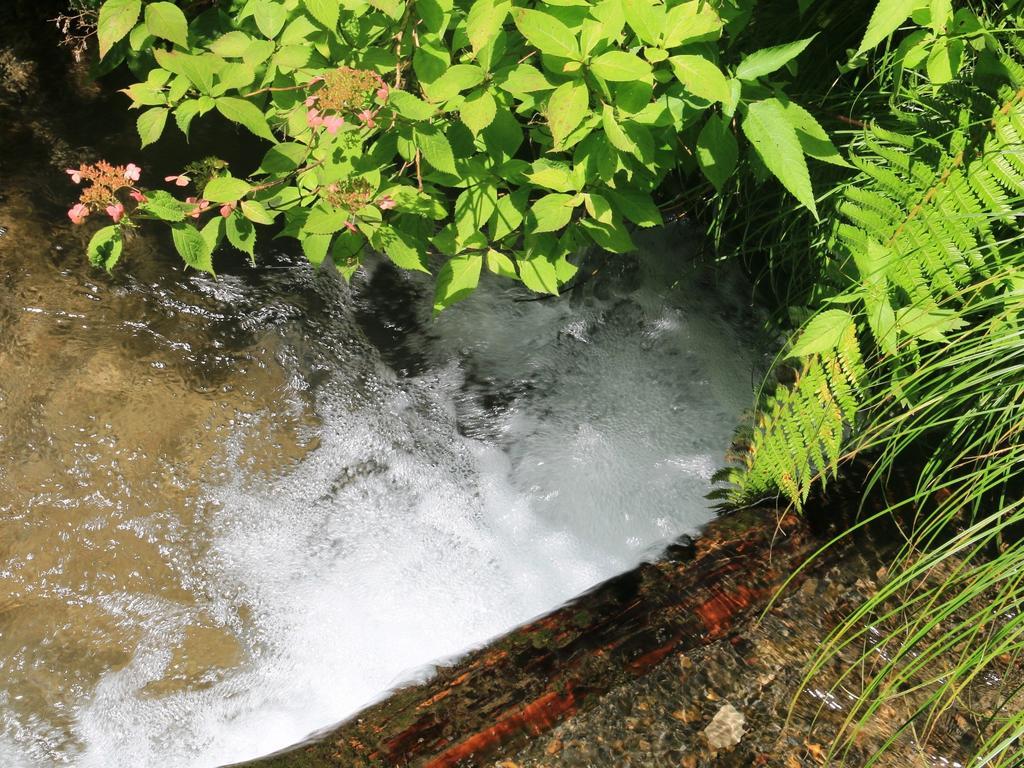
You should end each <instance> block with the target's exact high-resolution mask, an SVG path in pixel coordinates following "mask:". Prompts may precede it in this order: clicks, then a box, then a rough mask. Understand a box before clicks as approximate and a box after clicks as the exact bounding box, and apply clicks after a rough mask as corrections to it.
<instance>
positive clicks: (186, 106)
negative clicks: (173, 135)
mask: <svg viewBox="0 0 1024 768" xmlns="http://www.w3.org/2000/svg"><path fill="white" fill-rule="evenodd" d="M198 113H199V101H198V100H197V99H192V100H190V101H183V102H181V104H179V105H178V107H177V108H176V109H175V110H174V122H176V123H177V124H178V128H179V129H180V130H181V132H182V133H183V134H185V138H186V139H187V138H188V129H189V127H190V126H191V125H192V119H193V118H194V117H195V116H196V115H197V114H198Z"/></svg>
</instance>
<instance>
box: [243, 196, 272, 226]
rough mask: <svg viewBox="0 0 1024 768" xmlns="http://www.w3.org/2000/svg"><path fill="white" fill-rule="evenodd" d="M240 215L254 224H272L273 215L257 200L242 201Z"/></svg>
mask: <svg viewBox="0 0 1024 768" xmlns="http://www.w3.org/2000/svg"><path fill="white" fill-rule="evenodd" d="M240 207H241V209H242V215H243V216H245V218H247V219H248V220H249V221H251V222H253V223H254V224H273V223H274V214H273V213H271V212H270V211H268V210H267V208H266V206H264V205H263V203H261V202H259V201H258V200H243V201H242V205H241V206H240Z"/></svg>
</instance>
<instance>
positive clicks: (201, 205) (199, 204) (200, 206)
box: [185, 197, 210, 219]
mask: <svg viewBox="0 0 1024 768" xmlns="http://www.w3.org/2000/svg"><path fill="white" fill-rule="evenodd" d="M185 202H186V203H192V204H194V205H195V208H193V209H192V210H191V211H189V212H188V214H187V215H189V216H191V217H192V218H193V219H198V218H199V214H201V213H202V212H203V211H205V210H206V209H207V208H209V207H210V201H209V200H199V199H198V198H195V197H186V198H185Z"/></svg>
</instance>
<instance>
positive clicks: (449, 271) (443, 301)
mask: <svg viewBox="0 0 1024 768" xmlns="http://www.w3.org/2000/svg"><path fill="white" fill-rule="evenodd" d="M483 260H484V259H483V256H481V255H480V254H467V255H465V256H455V257H453V258H451V259H449V260H448V261H447V262H445V265H444V266H443V267H441V271H440V272H438V273H437V283H436V284H435V286H434V312H435V314H436V313H437V312H440V311H441V310H442V309H445V308H446V307H450V306H451V305H452V304H454V303H455V302H457V301H461V300H462V299H464V298H466V297H467V296H469V294H471V293H472V292H473V290H474V289H475V288H476V286H477V284H478V283H479V282H480V267H481V266H482V265H483Z"/></svg>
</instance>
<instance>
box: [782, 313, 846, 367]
mask: <svg viewBox="0 0 1024 768" xmlns="http://www.w3.org/2000/svg"><path fill="white" fill-rule="evenodd" d="M852 325H853V316H852V315H851V314H850V313H849V312H847V311H846V310H843V309H827V310H825V311H824V312H820V313H818V314H817V315H815V316H814V317H813V318H812V319H811V322H809V323H808V324H807V326H806V327H805V328H804V330H803V332H801V334H800V338H799V339H798V340H797V343H796V344H794V345H793V348H792V349H791V350H789V355H788V356H789V357H807V356H808V355H813V354H817V353H820V352H829V351H831V350H833V349H835V348H836V347H838V346H839V344H840V342H841V341H842V339H843V336H844V335H846V333H847V331H848V330H849V328H850V326H852Z"/></svg>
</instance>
